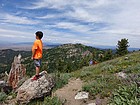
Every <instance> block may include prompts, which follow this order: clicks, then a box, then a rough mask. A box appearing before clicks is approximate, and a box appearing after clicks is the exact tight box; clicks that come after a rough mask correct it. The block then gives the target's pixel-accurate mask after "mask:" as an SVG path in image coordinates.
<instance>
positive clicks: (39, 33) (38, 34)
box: [35, 31, 43, 39]
mask: <svg viewBox="0 0 140 105" xmlns="http://www.w3.org/2000/svg"><path fill="white" fill-rule="evenodd" d="M35 34H36V36H37V37H38V38H39V39H42V37H43V32H41V31H37V32H36V33H35Z"/></svg>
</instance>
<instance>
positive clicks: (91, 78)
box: [73, 52, 140, 105]
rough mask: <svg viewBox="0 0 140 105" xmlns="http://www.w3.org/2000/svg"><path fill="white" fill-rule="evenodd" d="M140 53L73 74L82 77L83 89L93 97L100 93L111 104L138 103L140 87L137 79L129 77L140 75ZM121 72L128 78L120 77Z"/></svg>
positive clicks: (126, 104)
mask: <svg viewBox="0 0 140 105" xmlns="http://www.w3.org/2000/svg"><path fill="white" fill-rule="evenodd" d="M139 55H140V52H135V53H131V54H128V55H125V56H122V57H119V58H116V59H113V60H109V61H106V62H103V63H100V64H97V65H94V66H90V67H83V68H82V69H81V70H78V71H76V72H73V76H75V77H77V78H78V77H80V78H81V79H82V80H83V81H84V82H85V84H84V85H83V90H84V91H87V92H89V93H90V96H91V98H93V99H95V98H96V96H97V95H98V96H100V98H105V97H108V100H110V101H108V103H109V102H110V104H111V105H132V104H133V105H138V103H140V97H139V96H140V87H138V85H137V84H136V81H133V80H131V81H130V80H129V79H131V78H129V77H132V76H134V75H140V59H139ZM126 57H127V58H128V59H126ZM119 72H124V73H126V74H127V75H128V78H126V79H121V78H118V77H117V76H116V73H119ZM133 79H134V78H133ZM137 80H139V78H137ZM125 94H126V95H125ZM132 94H133V95H132ZM118 100H119V101H118ZM124 103H125V104H124Z"/></svg>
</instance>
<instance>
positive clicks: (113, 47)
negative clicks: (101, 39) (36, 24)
mask: <svg viewBox="0 0 140 105" xmlns="http://www.w3.org/2000/svg"><path fill="white" fill-rule="evenodd" d="M93 47H95V48H99V49H111V50H116V48H117V47H116V46H103V45H93ZM138 50H140V48H133V47H128V51H138Z"/></svg>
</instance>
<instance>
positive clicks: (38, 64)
mask: <svg viewBox="0 0 140 105" xmlns="http://www.w3.org/2000/svg"><path fill="white" fill-rule="evenodd" d="M34 66H35V67H40V66H41V59H34Z"/></svg>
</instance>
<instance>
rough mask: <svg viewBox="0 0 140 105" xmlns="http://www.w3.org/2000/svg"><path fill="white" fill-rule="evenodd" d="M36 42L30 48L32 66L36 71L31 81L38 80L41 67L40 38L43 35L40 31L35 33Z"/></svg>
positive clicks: (41, 47) (41, 46)
mask: <svg viewBox="0 0 140 105" xmlns="http://www.w3.org/2000/svg"><path fill="white" fill-rule="evenodd" d="M35 34H36V40H35V41H34V44H33V46H32V57H31V59H32V60H34V65H35V69H36V75H35V76H34V77H33V78H32V81H34V80H37V79H39V77H40V75H39V71H40V66H41V58H42V53H43V51H42V50H43V44H42V40H41V39H42V37H43V33H42V32H41V31H37V32H36V33H35Z"/></svg>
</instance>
